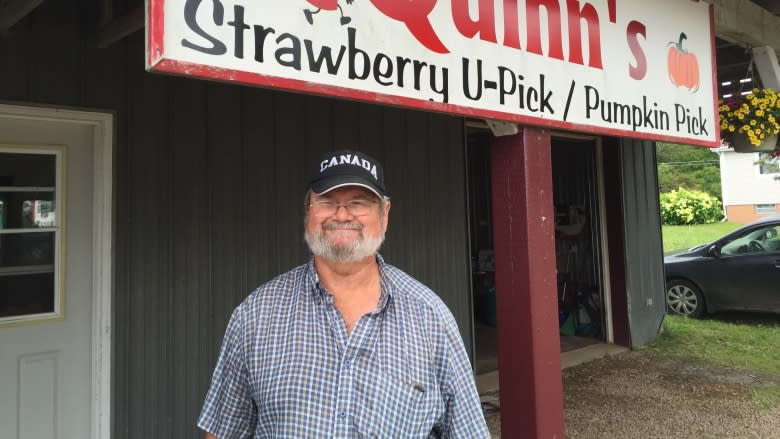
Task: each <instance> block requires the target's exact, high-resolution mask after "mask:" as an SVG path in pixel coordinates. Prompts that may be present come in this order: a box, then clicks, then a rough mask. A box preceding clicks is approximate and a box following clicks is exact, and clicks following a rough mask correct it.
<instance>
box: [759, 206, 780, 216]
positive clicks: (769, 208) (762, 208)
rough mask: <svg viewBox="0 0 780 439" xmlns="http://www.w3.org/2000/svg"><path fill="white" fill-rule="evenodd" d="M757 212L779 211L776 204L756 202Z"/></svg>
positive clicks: (770, 212) (769, 212)
mask: <svg viewBox="0 0 780 439" xmlns="http://www.w3.org/2000/svg"><path fill="white" fill-rule="evenodd" d="M756 213H758V214H773V213H777V205H776V204H756Z"/></svg>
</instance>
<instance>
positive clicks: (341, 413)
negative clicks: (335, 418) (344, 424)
mask: <svg viewBox="0 0 780 439" xmlns="http://www.w3.org/2000/svg"><path fill="white" fill-rule="evenodd" d="M346 417H347V412H339V418H346Z"/></svg>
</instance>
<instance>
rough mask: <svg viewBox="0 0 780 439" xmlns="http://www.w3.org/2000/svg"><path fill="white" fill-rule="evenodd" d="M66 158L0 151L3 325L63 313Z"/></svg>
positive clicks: (51, 150)
mask: <svg viewBox="0 0 780 439" xmlns="http://www.w3.org/2000/svg"><path fill="white" fill-rule="evenodd" d="M63 156H64V149H63V148H61V147H43V148H33V147H7V146H0V324H5V323H16V322H19V321H26V320H35V319H44V318H45V319H49V318H53V317H59V316H60V315H61V313H62V297H63V291H62V290H63V288H62V286H61V285H60V280H61V279H62V275H61V268H62V267H61V265H62V263H61V257H60V254H61V251H62V236H63V224H62V223H63V219H64V215H63V213H64V209H63V207H64V205H63V202H62V197H61V194H62V193H64V192H63V183H62V166H63V163H62V162H63Z"/></svg>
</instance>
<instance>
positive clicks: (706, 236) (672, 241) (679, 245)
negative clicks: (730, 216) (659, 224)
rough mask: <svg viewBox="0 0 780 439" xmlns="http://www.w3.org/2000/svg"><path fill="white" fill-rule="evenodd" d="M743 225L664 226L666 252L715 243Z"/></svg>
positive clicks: (723, 223) (722, 223)
mask: <svg viewBox="0 0 780 439" xmlns="http://www.w3.org/2000/svg"><path fill="white" fill-rule="evenodd" d="M740 226H741V224H737V223H729V222H725V221H724V222H717V223H712V224H693V225H683V226H670V225H665V226H663V230H662V232H663V237H664V252H671V251H675V250H680V249H686V248H691V247H694V246H697V245H699V244H706V243H708V242H712V241H715V240H716V239H718V238H720V237H721V236H723V235H725V234H727V233H730V232H733V231H734V230H737V229H738V228H739V227H740Z"/></svg>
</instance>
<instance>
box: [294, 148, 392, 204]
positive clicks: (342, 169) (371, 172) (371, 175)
mask: <svg viewBox="0 0 780 439" xmlns="http://www.w3.org/2000/svg"><path fill="white" fill-rule="evenodd" d="M344 186H360V187H364V188H366V189H368V190H370V191H371V192H373V193H375V194H376V195H377V196H378V197H379V198H383V197H386V196H387V193H386V192H385V178H384V171H383V170H382V164H381V163H379V162H378V161H377V160H376V159H375V158H373V157H371V156H369V155H367V154H364V153H362V152H359V151H350V150H342V151H334V152H329V153H327V154H325V155H323V156H322V157H321V158H320V160H319V161H318V162H317V163H316V165H315V169H314V172H313V173H312V178H311V181H310V182H309V187H310V188H311V190H312V192H314V193H315V194H317V195H322V194H325V193H327V192H330V191H332V190H333V189H336V188H340V187H344Z"/></svg>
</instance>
